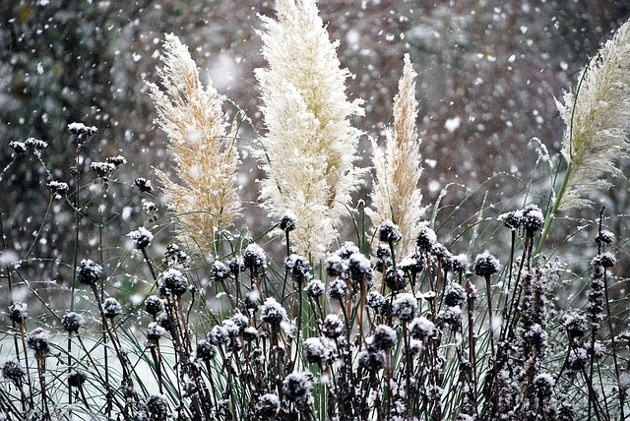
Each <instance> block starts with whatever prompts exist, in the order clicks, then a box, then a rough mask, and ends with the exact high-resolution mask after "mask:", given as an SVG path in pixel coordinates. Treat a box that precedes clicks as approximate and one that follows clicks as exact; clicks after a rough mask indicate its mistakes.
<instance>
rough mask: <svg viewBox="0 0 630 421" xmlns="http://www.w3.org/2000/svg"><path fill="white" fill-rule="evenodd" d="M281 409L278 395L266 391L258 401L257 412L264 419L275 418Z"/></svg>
mask: <svg viewBox="0 0 630 421" xmlns="http://www.w3.org/2000/svg"><path fill="white" fill-rule="evenodd" d="M279 411H280V399H279V398H278V395H275V394H273V393H266V394H264V395H262V396H261V397H260V398H259V399H258V402H256V414H258V416H259V417H261V418H262V419H268V418H273V417H275V416H276V415H278V412H279Z"/></svg>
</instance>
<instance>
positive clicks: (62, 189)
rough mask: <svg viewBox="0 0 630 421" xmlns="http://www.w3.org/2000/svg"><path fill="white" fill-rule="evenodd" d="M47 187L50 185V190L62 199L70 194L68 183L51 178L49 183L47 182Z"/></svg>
mask: <svg viewBox="0 0 630 421" xmlns="http://www.w3.org/2000/svg"><path fill="white" fill-rule="evenodd" d="M46 187H48V190H50V191H51V192H52V194H53V195H55V198H56V199H61V198H62V197H64V196H66V195H67V194H68V191H69V190H70V187H69V186H68V183H64V182H62V181H56V180H50V181H49V182H48V183H46Z"/></svg>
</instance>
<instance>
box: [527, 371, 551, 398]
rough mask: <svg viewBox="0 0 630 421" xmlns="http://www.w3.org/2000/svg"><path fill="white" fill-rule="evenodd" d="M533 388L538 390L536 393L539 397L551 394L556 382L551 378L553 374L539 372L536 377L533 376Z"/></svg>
mask: <svg viewBox="0 0 630 421" xmlns="http://www.w3.org/2000/svg"><path fill="white" fill-rule="evenodd" d="M532 383H533V384H534V389H535V390H536V391H537V392H538V395H539V396H541V397H548V396H551V393H552V392H553V387H554V386H555V384H556V382H555V380H554V379H553V376H552V375H550V374H549V373H540V374H538V375H537V376H536V377H534V381H533V382H532Z"/></svg>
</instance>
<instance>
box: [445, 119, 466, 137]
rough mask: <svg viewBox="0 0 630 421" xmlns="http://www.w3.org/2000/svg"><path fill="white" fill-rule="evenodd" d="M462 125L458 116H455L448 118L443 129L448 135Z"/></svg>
mask: <svg viewBox="0 0 630 421" xmlns="http://www.w3.org/2000/svg"><path fill="white" fill-rule="evenodd" d="M461 124H462V119H461V117H460V116H455V117H453V118H449V119H447V120H446V122H445V123H444V128H445V129H446V130H448V132H449V133H453V132H454V131H455V130H457V129H458V128H459V126H460V125H461Z"/></svg>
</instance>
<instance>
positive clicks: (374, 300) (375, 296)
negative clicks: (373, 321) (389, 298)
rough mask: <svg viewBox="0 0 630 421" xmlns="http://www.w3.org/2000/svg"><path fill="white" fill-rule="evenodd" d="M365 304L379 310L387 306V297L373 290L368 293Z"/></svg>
mask: <svg viewBox="0 0 630 421" xmlns="http://www.w3.org/2000/svg"><path fill="white" fill-rule="evenodd" d="M365 304H366V305H367V306H368V307H370V308H378V307H380V306H382V305H383V304H385V297H383V295H381V293H380V292H378V291H374V290H371V291H369V292H368V293H367V299H366V300H365Z"/></svg>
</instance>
